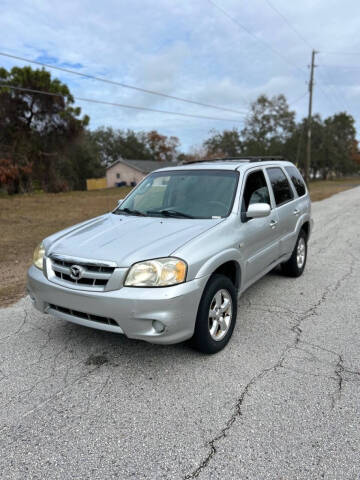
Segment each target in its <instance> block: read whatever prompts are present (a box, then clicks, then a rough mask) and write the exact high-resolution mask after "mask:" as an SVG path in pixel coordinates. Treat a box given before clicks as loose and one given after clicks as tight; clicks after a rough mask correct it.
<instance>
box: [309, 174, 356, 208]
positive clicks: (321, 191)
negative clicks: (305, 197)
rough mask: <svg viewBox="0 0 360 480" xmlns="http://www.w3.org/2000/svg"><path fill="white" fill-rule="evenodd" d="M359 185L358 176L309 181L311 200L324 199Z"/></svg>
mask: <svg viewBox="0 0 360 480" xmlns="http://www.w3.org/2000/svg"><path fill="white" fill-rule="evenodd" d="M358 185H360V177H349V178H339V179H336V180H316V181H314V182H310V186H309V189H310V196H311V200H312V201H313V202H317V201H319V200H324V198H328V197H331V195H334V194H335V193H339V192H343V191H344V190H349V188H354V187H357V186H358Z"/></svg>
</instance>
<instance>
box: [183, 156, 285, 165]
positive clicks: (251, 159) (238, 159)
mask: <svg viewBox="0 0 360 480" xmlns="http://www.w3.org/2000/svg"><path fill="white" fill-rule="evenodd" d="M272 160H276V161H286V159H285V158H284V157H283V156H282V155H259V156H256V155H246V156H244V157H224V158H209V159H204V160H193V161H192V162H185V163H183V165H191V164H193V163H204V162H206V163H207V162H249V163H251V162H269V161H272Z"/></svg>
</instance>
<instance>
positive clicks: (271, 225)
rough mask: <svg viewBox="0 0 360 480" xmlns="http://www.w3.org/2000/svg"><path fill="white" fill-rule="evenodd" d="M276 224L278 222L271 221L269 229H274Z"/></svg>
mask: <svg viewBox="0 0 360 480" xmlns="http://www.w3.org/2000/svg"><path fill="white" fill-rule="evenodd" d="M277 224H278V222H277V221H276V220H271V222H270V227H271V228H276V225H277Z"/></svg>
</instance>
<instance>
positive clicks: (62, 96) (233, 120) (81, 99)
mask: <svg viewBox="0 0 360 480" xmlns="http://www.w3.org/2000/svg"><path fill="white" fill-rule="evenodd" d="M0 88H11V89H12V90H19V91H23V92H29V93H38V94H42V95H48V96H52V97H61V98H66V97H65V95H61V94H60V93H52V92H45V91H44V90H35V89H32V88H25V87H17V86H14V85H8V84H2V83H0ZM73 98H74V100H77V101H78V102H89V103H96V104H100V105H110V106H113V107H121V108H129V109H132V110H144V111H146V112H155V113H164V114H167V115H178V116H181V117H190V118H200V119H202V120H216V121H221V122H235V123H243V121H241V120H235V119H231V118H218V117H208V116H205V115H195V114H191V113H184V112H171V111H168V110H158V109H155V108H148V107H139V106H134V105H126V104H122V103H115V102H106V101H104V100H96V99H93V98H83V97H73Z"/></svg>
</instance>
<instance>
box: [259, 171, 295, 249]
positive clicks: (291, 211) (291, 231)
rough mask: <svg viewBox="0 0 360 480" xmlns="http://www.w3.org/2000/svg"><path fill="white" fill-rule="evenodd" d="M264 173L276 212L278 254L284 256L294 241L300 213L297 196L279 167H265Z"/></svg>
mask: <svg viewBox="0 0 360 480" xmlns="http://www.w3.org/2000/svg"><path fill="white" fill-rule="evenodd" d="M266 173H267V175H268V177H269V180H270V183H271V188H272V191H273V194H274V200H275V204H276V208H275V209H276V212H277V214H278V220H279V237H280V256H285V255H287V254H288V253H290V252H292V250H293V248H294V245H295V242H296V225H297V221H298V218H299V214H300V210H299V208H298V205H297V204H298V197H297V195H296V193H295V190H294V189H293V188H292V186H291V185H290V182H289V180H288V177H287V175H285V172H284V170H283V169H282V168H281V167H279V166H276V167H275V166H274V167H267V168H266Z"/></svg>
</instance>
